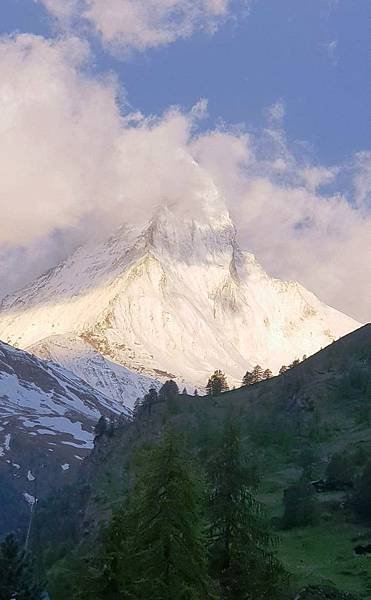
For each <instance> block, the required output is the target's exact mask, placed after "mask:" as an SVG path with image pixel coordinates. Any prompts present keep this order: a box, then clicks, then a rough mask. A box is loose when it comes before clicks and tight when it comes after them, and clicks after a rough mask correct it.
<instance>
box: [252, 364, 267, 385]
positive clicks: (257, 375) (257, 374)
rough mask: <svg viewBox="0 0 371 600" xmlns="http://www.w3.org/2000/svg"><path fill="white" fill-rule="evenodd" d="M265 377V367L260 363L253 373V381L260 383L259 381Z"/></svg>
mask: <svg viewBox="0 0 371 600" xmlns="http://www.w3.org/2000/svg"><path fill="white" fill-rule="evenodd" d="M263 379H264V377H263V369H262V368H261V366H260V365H256V367H254V368H253V371H252V374H251V383H259V381H262V380H263Z"/></svg>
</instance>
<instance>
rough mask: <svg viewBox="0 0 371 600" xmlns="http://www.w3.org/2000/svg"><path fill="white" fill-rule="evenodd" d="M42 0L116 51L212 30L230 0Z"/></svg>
mask: <svg viewBox="0 0 371 600" xmlns="http://www.w3.org/2000/svg"><path fill="white" fill-rule="evenodd" d="M41 1H42V2H43V4H44V5H45V6H46V8H47V9H48V10H49V11H50V13H51V14H52V15H54V16H55V17H56V18H57V19H59V21H60V24H61V25H62V27H66V26H67V27H70V26H71V25H72V23H73V22H75V23H76V21H80V23H85V24H86V25H87V26H88V27H90V28H91V30H92V31H93V32H95V33H96V34H98V35H99V36H100V38H101V40H102V42H103V44H104V45H106V46H107V47H108V48H110V49H111V50H113V51H114V52H116V53H117V52H121V51H122V50H124V51H125V50H127V49H130V48H134V49H137V50H145V49H147V48H153V47H156V46H161V45H165V44H169V43H171V42H174V41H175V40H176V39H178V38H188V37H190V36H191V35H192V34H193V33H195V32H196V31H205V32H207V33H214V32H215V31H216V29H217V28H218V26H219V24H220V23H221V22H223V21H224V20H225V19H226V18H227V17H228V15H229V11H230V7H231V4H232V1H231V0H67V1H66V0H41ZM245 2H246V0H241V4H242V3H243V4H244V3H245Z"/></svg>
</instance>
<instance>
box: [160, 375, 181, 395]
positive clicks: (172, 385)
mask: <svg viewBox="0 0 371 600" xmlns="http://www.w3.org/2000/svg"><path fill="white" fill-rule="evenodd" d="M178 394H179V388H178V386H177V384H176V382H175V381H173V380H172V379H169V380H168V381H165V383H164V385H163V386H162V388H161V389H160V391H159V397H160V398H161V400H174V399H175V398H176V397H177V396H178Z"/></svg>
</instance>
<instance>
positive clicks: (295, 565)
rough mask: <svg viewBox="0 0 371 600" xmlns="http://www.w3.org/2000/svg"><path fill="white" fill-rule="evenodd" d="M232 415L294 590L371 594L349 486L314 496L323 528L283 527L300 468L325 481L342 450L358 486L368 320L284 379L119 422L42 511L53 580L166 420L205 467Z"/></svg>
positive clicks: (370, 393)
mask: <svg viewBox="0 0 371 600" xmlns="http://www.w3.org/2000/svg"><path fill="white" fill-rule="evenodd" d="M216 366H218V365H216ZM230 416H232V417H233V418H235V419H236V420H237V421H238V423H239V425H240V428H241V436H242V440H243V444H244V446H245V449H246V452H247V453H248V454H249V455H250V457H251V461H252V462H253V463H254V464H256V465H257V468H258V472H259V474H260V478H261V482H260V486H259V490H258V497H259V499H260V500H261V502H262V503H263V504H264V505H265V506H266V510H267V512H268V514H269V516H270V518H271V523H272V527H273V528H275V529H276V530H277V532H278V534H279V536H280V539H281V544H280V547H279V550H278V554H279V557H280V559H281V560H282V561H283V563H284V565H285V566H286V568H287V569H288V571H289V572H290V573H291V574H292V587H293V590H295V589H299V588H300V587H302V586H304V585H308V584H313V585H322V586H325V585H334V586H336V587H337V588H339V589H340V590H343V591H346V592H352V593H356V594H359V596H360V597H362V598H371V559H369V558H367V556H356V555H354V552H353V550H354V547H355V546H357V545H359V544H368V543H371V529H370V528H369V527H368V523H367V522H365V521H362V522H361V521H359V520H358V521H357V519H356V517H355V515H354V513H353V512H352V510H351V509H350V505H349V498H350V497H351V493H352V490H351V489H343V490H341V489H340V490H332V491H327V492H322V493H316V500H317V503H318V521H317V522H316V524H315V525H313V526H311V525H309V526H306V527H297V528H292V529H288V530H286V529H283V528H282V516H283V494H284V490H285V489H287V488H288V487H289V486H290V485H292V484H295V483H296V482H297V481H298V480H299V479H300V477H302V475H303V469H307V470H308V469H309V471H310V473H309V474H308V476H307V478H308V479H310V480H320V479H325V478H326V470H327V467H328V464H329V462H330V460H331V457H332V456H333V455H334V454H339V453H340V454H341V456H345V457H346V459H347V461H348V462H349V464H350V465H351V478H352V484H353V485H357V480H358V478H359V476H360V474H361V472H362V470H363V468H364V465H365V464H366V462H367V460H369V459H370V458H371V325H368V326H365V327H363V328H361V329H359V330H358V331H356V332H354V333H352V334H350V335H348V336H346V337H344V338H343V339H341V340H339V341H338V342H336V343H333V344H332V345H331V346H330V347H328V348H326V349H324V350H322V351H321V352H319V353H317V354H316V355H314V356H312V357H310V358H309V359H307V360H305V361H304V362H303V363H301V364H300V365H298V366H296V367H294V368H292V369H290V370H289V371H288V372H287V373H285V374H284V375H281V376H279V377H275V378H272V379H270V380H267V381H263V382H261V383H258V384H255V385H253V386H249V387H247V388H241V389H238V390H234V391H230V392H226V393H224V394H221V395H220V396H218V397H197V396H189V395H182V394H180V395H178V396H177V397H175V398H172V399H171V400H169V401H166V402H157V403H154V404H153V405H151V406H144V407H142V409H141V410H140V411H139V414H138V416H137V418H136V419H135V421H134V422H132V423H121V424H116V426H115V428H114V430H113V431H111V432H109V434H107V435H103V436H101V437H100V438H99V439H97V441H96V447H95V449H94V451H93V453H92V455H91V457H90V458H89V459H88V460H87V461H86V464H85V469H84V470H83V473H84V476H83V479H82V480H81V481H80V482H79V484H78V485H76V486H74V487H73V488H72V489H71V490H68V491H67V493H65V494H64V495H61V496H60V497H58V498H54V500H53V501H50V500H48V502H45V503H44V504H41V505H40V507H39V513H38V518H37V521H36V525H35V533H34V538H35V539H36V538H37V540H38V544H39V546H40V544H41V545H42V546H43V547H45V546H46V547H47V551H46V552H44V553H43V554H44V561H45V565H46V568H47V569H49V573H50V575H51V578H52V580H53V578H54V580H55V579H56V578H58V577H60V576H61V572H63V568H64V565H65V561H66V560H67V558H66V557H68V554H69V552H70V550H71V547H72V546H75V545H76V544H78V543H80V544H82V548H83V547H84V544H89V543H91V540H92V539H93V538H94V536H95V535H96V532H97V530H98V527H99V525H100V524H101V523H102V522H104V520H105V519H107V518H108V517H109V515H110V514H111V511H112V509H114V507H115V506H117V504H118V503H119V502H120V499H121V498H122V497H123V495H124V494H125V492H126V490H127V489H128V487H130V482H131V477H132V463H133V460H134V457H135V455H136V450H138V449H140V448H141V447H143V445H145V444H148V443H151V442H153V441H156V440H157V439H159V437H160V436H161V433H162V431H163V427H164V424H165V423H166V422H167V421H171V422H172V423H173V425H174V426H175V427H176V428H177V429H178V430H180V431H182V432H183V433H184V434H185V436H186V439H187V445H188V447H189V449H190V451H191V452H192V454H193V456H194V459H195V461H196V464H197V465H198V468H199V469H200V470H201V471H202V470H203V468H204V465H205V463H206V461H207V460H208V457H209V456H211V455H212V453H213V449H214V448H215V447H216V446H217V444H218V440H219V439H220V432H221V430H222V427H223V423H225V421H226V419H227V418H228V417H230ZM308 457H309V458H308ZM55 514H58V515H59V517H58V519H55ZM66 539H68V540H69V541H70V543H69V544H66V543H65V540H66ZM51 540H52V542H53V543H52V544H50V541H51ZM81 540H82V541H81ZM84 540H85V541H84ZM86 540H88V541H86ZM81 551H83V550H81Z"/></svg>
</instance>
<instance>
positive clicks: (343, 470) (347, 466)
mask: <svg viewBox="0 0 371 600" xmlns="http://www.w3.org/2000/svg"><path fill="white" fill-rule="evenodd" d="M353 475H354V466H353V463H352V461H351V459H350V457H349V456H348V455H347V454H345V453H337V454H334V455H333V456H332V457H331V460H330V462H329V464H328V465H327V469H326V481H327V483H328V485H329V486H333V487H334V488H339V489H342V485H343V484H345V485H347V484H349V483H351V482H352V481H353Z"/></svg>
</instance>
